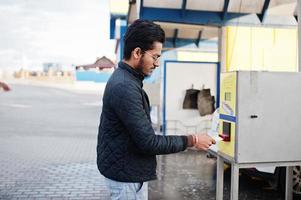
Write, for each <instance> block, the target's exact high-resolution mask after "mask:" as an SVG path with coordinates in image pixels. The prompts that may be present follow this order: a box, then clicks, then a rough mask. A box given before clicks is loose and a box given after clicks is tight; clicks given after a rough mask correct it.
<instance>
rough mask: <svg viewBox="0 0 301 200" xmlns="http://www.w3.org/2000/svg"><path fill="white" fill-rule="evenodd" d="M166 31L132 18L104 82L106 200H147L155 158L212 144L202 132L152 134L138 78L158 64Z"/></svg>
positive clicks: (101, 147)
mask: <svg viewBox="0 0 301 200" xmlns="http://www.w3.org/2000/svg"><path fill="white" fill-rule="evenodd" d="M164 41H165V33H164V31H163V30H162V28H161V27H160V26H159V25H156V24H154V23H152V22H150V21H147V20H136V21H135V22H134V23H133V24H132V25H131V26H129V27H128V29H127V32H126V33H125V35H124V55H123V57H124V58H123V61H122V62H120V63H119V64H118V68H117V69H116V70H115V71H114V73H113V74H112V76H111V78H110V79H109V81H108V83H107V86H106V89H105V92H104V96H103V109H102V113H101V118H100V124H99V131H98V144H97V165H98V169H99V171H100V173H101V174H102V175H103V176H105V178H106V184H107V186H108V188H109V189H110V193H111V199H147V181H150V180H154V179H156V155H159V154H170V153H176V152H180V151H184V150H185V149H186V148H187V147H193V146H195V147H196V148H197V149H200V150H207V149H208V148H209V146H210V145H211V144H213V143H215V141H214V140H213V139H212V138H211V137H209V136H208V135H205V134H202V135H201V134H200V135H189V136H161V135H156V134H155V132H154V130H153V128H152V125H151V119H150V107H149V100H148V96H147V94H146V93H145V92H144V90H143V89H142V86H143V83H142V81H143V79H144V78H145V77H147V76H150V75H151V73H152V72H153V70H154V69H155V68H156V67H158V66H159V58H160V56H161V50H162V46H163V43H164Z"/></svg>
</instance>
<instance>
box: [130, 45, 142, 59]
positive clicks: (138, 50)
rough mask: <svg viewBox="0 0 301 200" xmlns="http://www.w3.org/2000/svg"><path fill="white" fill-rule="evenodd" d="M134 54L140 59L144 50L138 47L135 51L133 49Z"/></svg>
mask: <svg viewBox="0 0 301 200" xmlns="http://www.w3.org/2000/svg"><path fill="white" fill-rule="evenodd" d="M132 55H133V57H134V58H135V59H139V58H140V57H141V56H142V51H141V49H140V47H136V48H135V49H134V50H133V51H132Z"/></svg>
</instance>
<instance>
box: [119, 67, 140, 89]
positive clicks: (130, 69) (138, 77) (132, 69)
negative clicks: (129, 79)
mask: <svg viewBox="0 0 301 200" xmlns="http://www.w3.org/2000/svg"><path fill="white" fill-rule="evenodd" d="M118 67H120V68H121V69H124V70H126V71H128V72H129V73H131V74H132V75H133V76H134V77H135V78H137V79H138V80H139V81H140V82H141V85H142V81H143V80H144V75H143V74H142V72H139V71H138V70H136V69H134V68H132V67H131V66H129V65H128V64H126V63H125V62H122V61H120V62H119V63H118Z"/></svg>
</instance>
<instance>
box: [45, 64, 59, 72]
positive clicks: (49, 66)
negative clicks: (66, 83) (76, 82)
mask: <svg viewBox="0 0 301 200" xmlns="http://www.w3.org/2000/svg"><path fill="white" fill-rule="evenodd" d="M43 71H44V72H45V73H47V72H49V71H54V72H59V71H62V65H61V64H60V63H51V62H50V63H43Z"/></svg>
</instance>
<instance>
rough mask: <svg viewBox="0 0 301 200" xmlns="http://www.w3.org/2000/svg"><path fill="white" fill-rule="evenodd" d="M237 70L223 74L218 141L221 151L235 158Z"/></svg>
mask: <svg viewBox="0 0 301 200" xmlns="http://www.w3.org/2000/svg"><path fill="white" fill-rule="evenodd" d="M236 78H237V74H236V72H228V73H222V74H221V85H220V120H219V136H220V137H222V138H223V140H222V141H220V142H219V143H218V149H219V151H220V152H222V153H224V154H226V155H228V156H230V157H233V158H234V145H235V124H236V80H237V79H236Z"/></svg>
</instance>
